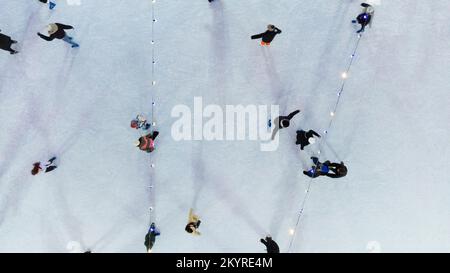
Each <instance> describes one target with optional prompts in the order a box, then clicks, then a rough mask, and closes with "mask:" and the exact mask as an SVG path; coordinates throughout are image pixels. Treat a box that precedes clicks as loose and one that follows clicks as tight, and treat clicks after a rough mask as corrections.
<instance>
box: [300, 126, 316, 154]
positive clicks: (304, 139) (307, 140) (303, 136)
mask: <svg viewBox="0 0 450 273" xmlns="http://www.w3.org/2000/svg"><path fill="white" fill-rule="evenodd" d="M315 136H316V137H319V138H320V135H319V134H318V133H316V132H315V131H313V130H309V131H308V132H306V131H303V130H299V131H297V141H296V142H295V144H297V145H300V150H303V149H304V148H305V147H306V146H308V145H309V144H314V143H316V139H315V138H314V137H315Z"/></svg>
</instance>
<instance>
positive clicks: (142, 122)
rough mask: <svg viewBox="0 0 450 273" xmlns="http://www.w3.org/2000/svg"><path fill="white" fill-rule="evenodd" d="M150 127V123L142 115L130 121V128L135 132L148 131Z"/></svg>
mask: <svg viewBox="0 0 450 273" xmlns="http://www.w3.org/2000/svg"><path fill="white" fill-rule="evenodd" d="M150 126H151V125H150V123H148V122H147V118H146V117H145V116H144V115H142V114H139V115H137V116H136V118H135V119H133V120H132V121H131V128H134V129H136V130H139V129H142V130H148V129H150Z"/></svg>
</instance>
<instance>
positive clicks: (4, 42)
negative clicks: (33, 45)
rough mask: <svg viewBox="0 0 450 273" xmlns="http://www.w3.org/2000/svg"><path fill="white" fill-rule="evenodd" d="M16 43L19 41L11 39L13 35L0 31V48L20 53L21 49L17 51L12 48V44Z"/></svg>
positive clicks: (12, 52)
mask: <svg viewBox="0 0 450 273" xmlns="http://www.w3.org/2000/svg"><path fill="white" fill-rule="evenodd" d="M0 31H1V30H0ZM16 43H17V41H15V40H13V39H11V37H9V36H7V35H4V34H1V33H0V49H3V50H6V51H9V53H10V54H16V53H19V51H16V50H14V49H12V48H11V45H12V44H16Z"/></svg>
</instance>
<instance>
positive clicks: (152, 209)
mask: <svg viewBox="0 0 450 273" xmlns="http://www.w3.org/2000/svg"><path fill="white" fill-rule="evenodd" d="M151 2H152V3H151V5H152V40H151V45H152V76H151V83H152V88H151V102H152V107H151V121H152V122H151V126H152V127H153V128H155V126H156V120H155V105H156V104H155V92H156V90H155V89H156V78H155V64H156V58H155V23H156V22H157V20H156V17H155V5H156V0H151ZM150 158H151V160H152V161H153V157H150ZM150 167H151V174H150V186H149V188H150V224H151V223H153V222H155V219H156V215H155V202H156V201H155V184H154V181H155V179H154V170H155V164H154V162H151V164H150Z"/></svg>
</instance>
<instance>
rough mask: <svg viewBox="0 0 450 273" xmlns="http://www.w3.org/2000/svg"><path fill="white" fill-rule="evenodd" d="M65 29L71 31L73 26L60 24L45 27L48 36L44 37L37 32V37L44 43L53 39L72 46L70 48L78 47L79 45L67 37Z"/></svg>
mask: <svg viewBox="0 0 450 273" xmlns="http://www.w3.org/2000/svg"><path fill="white" fill-rule="evenodd" d="M65 29H73V26H68V25H64V24H60V23H54V24H50V25H48V26H47V32H48V35H49V36H45V35H43V34H41V33H39V32H38V36H39V37H41V38H42V39H44V40H46V41H53V40H54V39H59V40H63V41H64V42H66V43H69V44H71V45H72V47H79V46H80V45H79V44H77V43H75V42H74V41H73V38H72V37H70V36H69V35H67V33H66V32H65V31H64V30H65Z"/></svg>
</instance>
